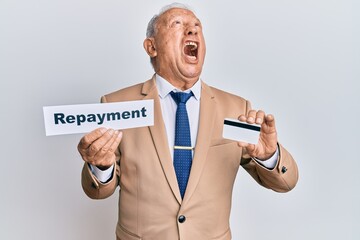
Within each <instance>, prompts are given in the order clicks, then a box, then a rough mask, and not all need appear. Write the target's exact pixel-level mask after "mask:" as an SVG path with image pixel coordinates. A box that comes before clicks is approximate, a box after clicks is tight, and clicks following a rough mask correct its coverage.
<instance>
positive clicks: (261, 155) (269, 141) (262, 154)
mask: <svg viewBox="0 0 360 240" xmlns="http://www.w3.org/2000/svg"><path fill="white" fill-rule="evenodd" d="M239 120H240V121H242V122H247V123H250V124H253V123H256V124H261V130H260V136H259V141H258V143H257V144H250V143H245V142H239V143H238V145H239V146H240V147H245V148H246V150H247V151H248V153H249V155H250V156H251V157H255V158H257V159H259V160H267V159H269V158H270V157H271V156H272V155H273V154H274V153H275V151H276V148H277V133H276V127H275V119H274V116H273V115H271V114H268V115H265V112H263V111H261V110H259V111H256V110H250V111H249V113H248V114H247V115H246V116H245V115H243V114H242V115H240V116H239Z"/></svg>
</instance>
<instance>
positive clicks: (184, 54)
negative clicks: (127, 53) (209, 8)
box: [144, 8, 206, 89]
mask: <svg viewBox="0 0 360 240" xmlns="http://www.w3.org/2000/svg"><path fill="white" fill-rule="evenodd" d="M150 45H151V47H152V48H151V49H152V50H149V49H150V48H149V47H148V46H150ZM144 47H145V50H146V51H147V52H148V54H149V55H150V57H152V58H154V69H155V71H156V73H157V74H159V75H160V76H162V77H163V78H165V79H166V80H168V81H169V82H170V83H171V84H172V85H173V86H175V87H178V88H180V89H188V88H190V87H192V86H193V85H194V84H195V82H196V81H197V80H198V79H199V77H200V74H201V71H202V66H203V64H204V58H205V52H206V47H205V40H204V36H203V33H202V27H201V23H200V21H199V19H197V17H196V16H195V15H194V13H192V12H191V11H189V10H185V9H180V8H173V9H170V10H168V11H166V12H165V13H163V14H162V15H161V16H160V17H159V18H158V21H157V22H156V27H155V35H154V37H152V38H147V39H145V41H144Z"/></svg>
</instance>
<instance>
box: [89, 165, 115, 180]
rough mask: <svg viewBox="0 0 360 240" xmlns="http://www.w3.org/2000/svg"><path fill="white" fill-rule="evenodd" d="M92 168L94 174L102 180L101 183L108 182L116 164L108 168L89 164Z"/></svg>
mask: <svg viewBox="0 0 360 240" xmlns="http://www.w3.org/2000/svg"><path fill="white" fill-rule="evenodd" d="M89 167H90V170H91V172H92V174H94V176H95V177H96V178H97V179H98V180H99V181H100V182H101V183H106V182H107V181H109V180H110V179H111V177H112V175H113V170H114V165H112V166H111V167H109V168H108V169H106V170H101V169H99V168H98V167H96V166H94V165H91V164H89Z"/></svg>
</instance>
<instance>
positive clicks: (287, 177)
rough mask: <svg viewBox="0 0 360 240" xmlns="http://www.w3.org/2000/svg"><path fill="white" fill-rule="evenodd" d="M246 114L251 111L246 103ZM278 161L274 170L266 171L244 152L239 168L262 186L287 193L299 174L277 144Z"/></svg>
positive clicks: (285, 152) (289, 158) (288, 154)
mask: <svg viewBox="0 0 360 240" xmlns="http://www.w3.org/2000/svg"><path fill="white" fill-rule="evenodd" d="M246 108H247V109H246V112H248V111H249V110H250V109H251V104H250V102H249V101H247V104H246ZM278 149H279V159H278V161H277V164H276V166H275V168H274V169H267V168H266V167H264V166H262V165H261V164H259V163H258V162H256V161H255V160H253V159H252V158H251V157H250V155H249V154H247V153H246V151H245V150H244V152H243V155H242V159H241V166H242V167H243V168H244V169H245V170H246V171H247V172H248V173H249V174H250V175H251V176H252V177H253V178H254V179H255V180H256V181H257V182H258V183H259V184H260V185H262V186H264V187H266V188H269V189H272V190H274V191H276V192H288V191H290V190H291V189H293V188H294V187H295V185H296V183H297V181H298V178H299V173H298V168H297V165H296V162H295V160H294V159H293V157H292V156H291V154H290V153H289V152H288V151H287V150H286V149H285V148H284V147H283V146H282V145H281V144H278Z"/></svg>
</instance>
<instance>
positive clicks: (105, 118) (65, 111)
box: [43, 99, 154, 136]
mask: <svg viewBox="0 0 360 240" xmlns="http://www.w3.org/2000/svg"><path fill="white" fill-rule="evenodd" d="M43 111H44V120H45V131H46V136H51V135H61V134H72V133H87V132H91V131H92V130H94V129H96V128H99V127H106V128H113V129H127V128H136V127H145V126H152V125H154V100H152V99H150V100H139V101H129V102H116V103H96V104H79V105H63V106H49V107H43Z"/></svg>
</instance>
